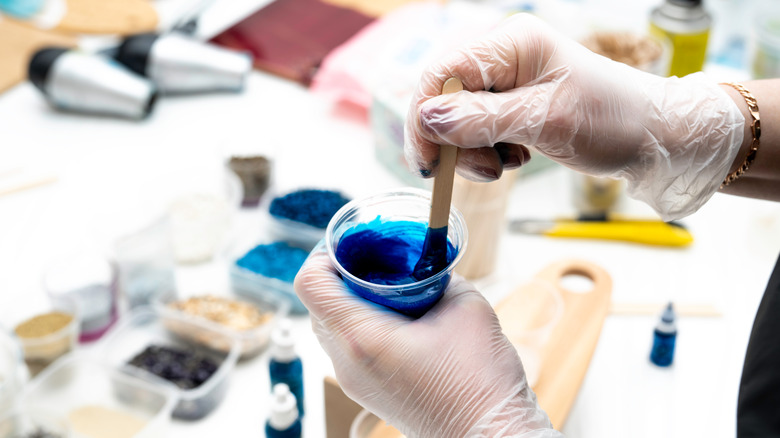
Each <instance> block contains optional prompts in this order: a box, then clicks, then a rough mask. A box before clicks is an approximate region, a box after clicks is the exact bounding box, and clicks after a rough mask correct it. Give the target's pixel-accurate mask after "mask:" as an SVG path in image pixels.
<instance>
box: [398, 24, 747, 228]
mask: <svg viewBox="0 0 780 438" xmlns="http://www.w3.org/2000/svg"><path fill="white" fill-rule="evenodd" d="M452 76H454V77H457V78H459V79H460V80H461V81H462V82H463V85H464V89H465V90H467V91H462V92H459V93H455V94H449V95H443V96H441V95H440V94H441V87H442V84H443V83H444V81H445V80H447V79H448V78H450V77H452ZM484 90H489V91H484ZM744 123H745V120H744V117H743V116H742V114H741V113H740V110H739V108H737V106H736V104H735V103H734V102H733V101H732V100H731V99H730V98H729V97H728V95H727V94H726V93H725V92H724V91H723V90H722V89H721V88H720V87H719V86H718V85H717V84H715V83H712V82H710V81H708V80H707V79H706V78H705V77H704V76H703V74H701V73H697V74H694V75H690V76H686V77H684V78H676V77H672V78H661V77H658V76H655V75H652V74H649V73H645V72H642V71H640V70H637V69H634V68H631V67H629V66H627V65H625V64H621V63H617V62H614V61H611V60H609V59H607V58H605V57H602V56H599V55H596V54H595V53H593V52H591V51H589V50H587V49H586V48H584V47H583V46H581V45H580V44H578V43H576V42H575V41H572V40H570V39H568V38H565V37H563V36H562V35H560V34H558V33H557V32H556V31H554V30H553V29H552V28H550V27H549V26H548V25H546V24H545V23H544V22H542V21H541V20H539V19H537V18H535V17H533V16H530V15H526V14H519V15H516V16H513V17H510V18H509V19H507V20H506V21H505V22H504V23H502V24H501V25H500V26H499V27H498V28H497V29H496V30H495V31H493V32H492V33H491V34H489V35H488V36H487V37H486V38H484V39H483V40H480V41H478V42H476V43H474V44H472V45H471V46H468V47H465V48H463V49H461V50H459V51H457V52H456V53H454V54H452V55H451V56H449V57H448V58H446V59H444V60H442V61H441V62H440V63H438V64H435V65H433V66H431V67H429V68H428V69H427V71H426V72H425V73H424V74H423V76H422V78H421V81H420V84H419V86H418V89H417V91H416V93H415V96H414V98H413V100H412V104H411V107H410V110H409V115H408V118H407V123H406V147H405V153H406V158H407V161H408V162H409V165H410V166H412V168H413V170H415V171H418V172H420V173H421V174H422V175H423V176H434V175H435V174H436V160H437V158H438V154H439V146H438V145H439V144H442V143H449V144H453V145H456V146H459V147H461V148H462V149H461V150H460V154H459V157H458V164H457V170H458V172H459V173H460V174H461V175H463V176H464V177H466V178H470V179H473V180H491V179H496V178H498V177H500V176H501V171H502V167H506V168H510V167H517V166H519V165H520V164H522V163H524V162H525V161H527V159H528V151H527V150H526V149H525V148H524V147H523V146H520V145H521V144H522V145H527V146H533V147H534V148H536V149H537V150H538V151H539V152H540V153H541V154H543V155H546V156H547V157H549V158H551V159H553V160H555V161H557V162H559V163H561V164H563V165H565V166H567V167H570V168H572V169H574V170H577V171H580V172H583V173H587V174H591V175H597V176H609V177H616V178H619V177H622V178H625V179H626V180H627V181H628V183H629V194H630V195H631V196H632V197H634V198H637V199H640V200H642V201H645V202H646V203H648V204H649V205H650V206H651V207H653V208H654V209H655V210H656V211H657V212H658V213H659V214H661V216H662V217H663V218H664V219H666V220H671V219H676V218H679V217H682V216H685V215H688V214H691V213H693V212H695V211H696V210H697V209H698V208H699V207H700V206H701V205H702V204H704V202H706V201H707V199H709V198H710V196H711V195H712V194H713V193H714V192H715V191H716V190H717V189H718V187H719V185H720V183H721V182H722V181H723V179H724V178H725V176H726V175H727V173H728V171H729V167H730V166H731V164H732V162H733V161H734V159H735V157H736V155H737V152H738V151H739V148H740V145H741V143H742V137H743V129H744ZM496 145H498V146H497V147H494V146H496Z"/></svg>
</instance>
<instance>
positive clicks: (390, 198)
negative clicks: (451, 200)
mask: <svg viewBox="0 0 780 438" xmlns="http://www.w3.org/2000/svg"><path fill="white" fill-rule="evenodd" d="M430 209H431V194H430V192H426V191H424V190H418V189H408V188H407V189H396V190H389V191H385V192H381V193H378V194H376V195H373V196H370V197H368V198H364V199H360V200H355V201H352V202H350V203H349V204H347V205H345V206H344V207H343V208H342V209H341V210H339V211H338V212H337V213H336V215H335V216H334V217H333V219H332V220H331V222H330V224H329V225H328V229H327V232H326V236H325V245H326V248H327V251H328V255H329V256H330V259H331V261H332V262H333V264H334V266H335V267H336V270H338V272H339V274H341V277H342V279H343V280H344V283H346V284H347V286H349V288H350V289H351V290H352V291H353V292H355V293H356V294H357V295H359V296H361V297H363V298H365V299H367V300H369V301H373V302H377V303H379V304H383V305H386V306H388V307H391V308H393V309H395V310H398V311H400V312H402V313H405V314H408V315H411V316H420V315H421V314H422V313H424V312H425V311H427V310H428V309H429V308H430V307H432V306H433V305H434V304H436V302H437V301H438V300H439V298H441V295H442V294H443V293H444V291H445V289H446V288H447V285H448V284H449V282H450V277H451V276H452V271H453V269H455V266H456V265H457V264H458V262H459V261H460V260H461V258H462V257H463V254H464V253H465V251H466V241H467V239H468V232H467V230H466V222H465V220H464V219H463V216H462V215H461V214H460V212H458V210H457V209H455V208H451V209H450V217H449V222H448V227H447V237H448V239H449V241H450V242H451V243H452V245H453V246H454V247H455V250H456V254H455V257H454V259H453V260H452V262H451V263H450V264H449V265H448V266H447V267H446V268H445V269H443V270H442V271H440V272H439V273H437V274H435V275H433V276H431V277H429V278H427V279H425V280H422V281H416V282H413V283H407V284H400V285H387V284H375V283H370V282H368V281H365V280H362V279H360V278H358V277H356V276H354V275H352V273H350V272H348V271H347V270H346V269H345V268H344V267H343V266H342V265H341V263H339V261H338V260H337V258H336V251H337V249H338V246H339V241H340V240H341V238H342V236H343V235H344V233H345V232H346V231H348V230H350V229H351V228H353V227H356V226H358V225H362V224H367V223H370V222H372V221H374V220H376V219H377V218H379V219H380V220H381V221H410V222H417V223H422V224H427V222H428V216H429V214H430ZM424 233H425V231H424V230H423V235H422V236H423V237H424V235H425V234H424Z"/></svg>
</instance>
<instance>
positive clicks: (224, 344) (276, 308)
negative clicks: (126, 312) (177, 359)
mask: <svg viewBox="0 0 780 438" xmlns="http://www.w3.org/2000/svg"><path fill="white" fill-rule="evenodd" d="M210 295H212V296H217V297H220V298H228V299H231V300H236V301H239V302H244V303H248V304H250V305H252V306H253V307H255V308H257V309H258V310H260V311H261V312H268V313H270V314H271V315H270V318H269V319H268V320H267V321H265V323H264V324H262V325H260V326H258V327H255V328H251V329H248V330H237V329H234V328H231V327H228V326H226V325H223V324H220V323H219V322H214V321H212V320H209V319H207V318H204V317H201V316H195V315H191V314H189V313H187V312H185V311H183V310H179V309H176V308H173V307H171V306H170V305H169V304H170V303H172V302H175V301H177V300H176V299H172V298H169V299H162V300H159V301H157V302H156V303H155V307H156V309H157V312H158V313H159V314H160V315H161V318H162V319H163V321H165V324H166V327H168V329H170V330H172V331H174V332H175V333H176V334H178V335H179V336H181V337H183V338H186V339H190V340H192V341H194V342H197V343H199V344H201V345H203V346H205V347H208V348H210V349H212V350H216V351H219V352H222V353H228V352H229V351H230V349H231V348H232V347H233V341H237V342H238V344H239V346H240V350H241V354H240V356H239V359H240V360H243V359H247V358H251V357H254V356H256V355H257V354H259V353H260V352H261V351H263V350H264V349H265V348H266V347H267V346H268V343H269V341H270V339H271V331H272V330H273V328H274V326H275V325H276V324H277V322H278V321H279V320H280V319H281V318H283V317H284V316H286V315H287V313H288V312H289V308H290V304H289V302H287V301H286V300H283V299H281V298H279V297H276V296H271V295H266V296H238V295H236V294H232V293H230V294H224V295H215V294H210ZM186 299H187V298H181V300H186ZM181 320H184V321H188V322H189V321H192V322H194V324H186V325H182V324H178V321H181ZM214 332H222V333H225V335H226V336H213V333H214Z"/></svg>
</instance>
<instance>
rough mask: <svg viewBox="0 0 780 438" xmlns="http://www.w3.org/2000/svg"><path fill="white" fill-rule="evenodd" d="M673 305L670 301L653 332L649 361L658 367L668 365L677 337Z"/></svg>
mask: <svg viewBox="0 0 780 438" xmlns="http://www.w3.org/2000/svg"><path fill="white" fill-rule="evenodd" d="M675 319H676V316H675V313H674V307H673V306H672V303H671V302H670V303H669V304H668V305H667V306H666V309H665V310H664V312H663V314H661V319H660V321H658V325H657V326H656V327H655V331H654V332H653V349H652V350H651V351H650V361H651V362H653V363H654V364H656V365H658V366H659V367H668V366H669V365H671V364H672V360H673V359H674V344H675V341H676V339H677V325H676V324H675Z"/></svg>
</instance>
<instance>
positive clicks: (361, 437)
mask: <svg viewBox="0 0 780 438" xmlns="http://www.w3.org/2000/svg"><path fill="white" fill-rule="evenodd" d="M349 438H405V435H404V434H402V433H401V432H400V431H399V430H398V429H396V428H394V427H393V426H390V425H389V424H387V423H385V420H383V419H381V418H379V417H377V416H376V415H374V414H373V413H371V411H368V410H366V409H363V410H362V411H360V412H359V413H358V414H357V416H355V419H354V420H352V425H351V426H350V428H349Z"/></svg>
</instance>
